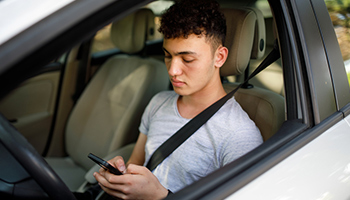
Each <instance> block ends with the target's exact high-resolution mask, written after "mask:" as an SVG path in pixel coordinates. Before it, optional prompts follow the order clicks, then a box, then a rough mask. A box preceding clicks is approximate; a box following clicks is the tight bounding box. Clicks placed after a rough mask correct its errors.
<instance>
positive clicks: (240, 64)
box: [220, 7, 266, 76]
mask: <svg viewBox="0 0 350 200" xmlns="http://www.w3.org/2000/svg"><path fill="white" fill-rule="evenodd" d="M221 11H222V13H223V14H224V15H225V17H226V24H227V31H226V41H225V46H226V47H227V48H228V50H229V54H228V58H227V61H226V62H225V64H224V65H223V66H222V67H221V70H220V73H221V75H222V76H230V75H239V74H242V73H243V72H244V70H245V69H246V67H247V66H248V63H249V60H250V59H257V58H261V57H262V56H263V55H264V53H265V45H266V44H265V22H264V17H263V15H262V13H261V11H260V10H258V9H254V8H246V7H242V8H234V9H232V8H230V9H228V8H225V9H222V10H221Z"/></svg>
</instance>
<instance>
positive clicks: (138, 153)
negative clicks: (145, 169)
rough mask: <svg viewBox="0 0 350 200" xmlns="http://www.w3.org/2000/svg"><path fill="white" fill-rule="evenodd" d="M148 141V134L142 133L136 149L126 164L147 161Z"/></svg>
mask: <svg viewBox="0 0 350 200" xmlns="http://www.w3.org/2000/svg"><path fill="white" fill-rule="evenodd" d="M146 141H147V135H145V134H143V133H140V134H139V137H138V139H137V142H136V144H135V147H134V150H133V151H132V154H131V156H130V158H129V161H128V162H127V163H126V166H128V165H129V164H135V165H143V163H144V162H145V145H146Z"/></svg>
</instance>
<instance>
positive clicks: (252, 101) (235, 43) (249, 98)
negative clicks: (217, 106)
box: [221, 7, 285, 140]
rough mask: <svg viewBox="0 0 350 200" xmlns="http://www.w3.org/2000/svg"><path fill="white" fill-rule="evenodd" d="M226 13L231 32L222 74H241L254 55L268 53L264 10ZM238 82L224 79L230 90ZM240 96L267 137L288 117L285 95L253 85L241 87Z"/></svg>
mask: <svg viewBox="0 0 350 200" xmlns="http://www.w3.org/2000/svg"><path fill="white" fill-rule="evenodd" d="M222 12H223V13H224V15H225V17H226V23H227V34H226V42H225V46H226V47H228V49H229V56H228V59H227V61H226V63H225V64H224V66H222V69H221V75H222V76H232V75H234V76H235V75H240V74H242V73H243V72H244V70H245V69H246V67H247V66H248V64H249V62H250V59H259V58H261V57H262V56H264V54H265V52H264V51H265V24H264V18H263V15H262V13H261V11H259V10H257V9H255V8H243V7H242V8H236V9H222ZM237 86H238V84H237V83H230V82H229V83H224V88H225V90H226V91H227V92H229V91H231V90H233V89H234V88H236V87H237ZM235 98H236V100H237V101H238V102H239V104H240V105H241V106H242V108H243V109H244V110H245V111H246V112H247V113H248V115H249V117H250V118H251V119H252V120H253V121H254V122H255V124H256V125H257V127H258V128H259V129H260V132H261V134H262V136H263V138H264V140H267V139H268V138H269V137H271V136H272V135H273V134H274V133H275V132H276V131H277V130H278V129H279V128H280V126H281V124H282V123H283V122H284V119H285V111H284V98H283V97H282V96H281V95H278V94H276V93H274V92H271V91H268V90H266V89H262V88H258V87H253V88H251V89H243V88H241V89H239V90H238V91H237V92H236V94H235Z"/></svg>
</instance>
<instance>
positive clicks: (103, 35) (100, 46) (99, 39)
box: [91, 1, 174, 53]
mask: <svg viewBox="0 0 350 200" xmlns="http://www.w3.org/2000/svg"><path fill="white" fill-rule="evenodd" d="M173 3H174V2H173V1H155V2H152V3H150V4H148V5H146V6H145V7H146V8H149V9H151V10H152V11H153V13H154V14H155V15H156V17H155V19H154V22H155V24H156V30H158V27H159V26H160V17H159V16H160V15H161V14H162V12H163V10H165V9H167V8H168V7H170V6H171V5H172V4H173ZM110 30H111V24H109V25H107V26H105V27H104V28H102V29H101V30H99V31H98V32H97V33H96V35H95V38H94V40H93V45H92V49H91V50H92V53H96V52H100V51H106V50H110V49H114V48H115V47H114V45H113V43H112V41H111V40H110ZM162 38H163V36H162V35H161V34H160V33H159V32H158V31H155V37H154V40H158V39H162Z"/></svg>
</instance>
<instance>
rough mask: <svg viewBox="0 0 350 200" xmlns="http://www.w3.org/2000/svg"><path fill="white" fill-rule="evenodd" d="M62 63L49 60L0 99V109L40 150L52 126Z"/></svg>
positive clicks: (43, 146)
mask: <svg viewBox="0 0 350 200" xmlns="http://www.w3.org/2000/svg"><path fill="white" fill-rule="evenodd" d="M62 64H63V63H61V62H60V61H57V62H52V63H51V64H50V65H48V66H46V67H44V69H43V70H42V72H41V73H39V74H36V75H35V76H33V77H31V78H29V79H28V80H26V81H25V82H23V83H22V84H20V85H19V86H18V87H17V88H16V89H15V90H13V91H12V92H11V93H10V94H8V95H7V96H6V97H5V98H3V99H2V100H1V101H0V112H1V113H3V115H4V116H5V117H6V118H7V119H8V120H9V121H10V122H11V123H12V125H13V126H14V127H15V128H16V129H18V130H19V131H20V132H21V133H22V134H23V135H24V136H25V137H26V138H27V140H28V141H29V142H30V143H31V144H32V145H33V146H34V147H35V148H36V150H37V151H38V152H39V153H43V151H44V149H45V145H46V142H47V139H48V136H49V133H50V130H51V125H52V121H53V117H54V110H55V105H56V100H57V94H58V91H59V80H60V74H61V67H62Z"/></svg>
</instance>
